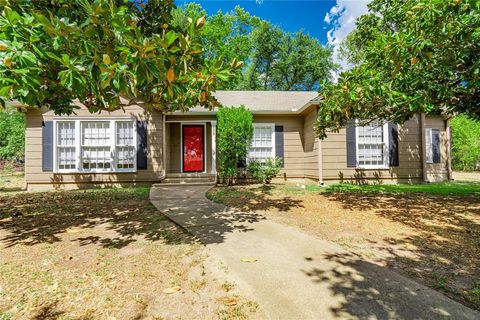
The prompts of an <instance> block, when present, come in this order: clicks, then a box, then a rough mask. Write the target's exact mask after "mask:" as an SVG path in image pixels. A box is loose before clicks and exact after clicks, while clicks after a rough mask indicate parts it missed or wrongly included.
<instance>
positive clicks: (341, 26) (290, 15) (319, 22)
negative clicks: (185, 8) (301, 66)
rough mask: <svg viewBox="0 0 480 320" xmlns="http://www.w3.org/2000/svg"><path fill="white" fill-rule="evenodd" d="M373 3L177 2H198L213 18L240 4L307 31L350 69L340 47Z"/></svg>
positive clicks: (318, 0) (178, 1)
mask: <svg viewBox="0 0 480 320" xmlns="http://www.w3.org/2000/svg"><path fill="white" fill-rule="evenodd" d="M369 1H370V0H297V1H294V0H236V1H234V0H228V1H220V0H197V1H194V0H175V3H176V4H177V5H178V6H180V5H183V4H184V3H187V2H197V3H199V4H201V5H202V7H203V8H204V9H205V10H206V11H207V14H208V15H212V14H215V13H217V12H218V10H222V11H223V12H228V11H231V10H232V9H233V8H235V6H237V5H240V6H241V7H243V8H245V10H247V11H248V12H250V13H251V14H253V15H256V16H258V17H260V18H262V19H265V20H268V21H270V22H271V23H273V24H275V25H278V26H280V27H281V28H282V29H283V30H285V31H288V32H295V31H298V30H300V29H304V30H305V31H306V32H307V33H309V34H310V35H311V36H313V37H316V38H317V39H318V40H319V41H320V42H321V43H323V44H325V45H329V46H332V47H333V60H334V61H335V62H336V63H338V64H340V66H341V67H343V68H347V67H348V65H347V64H346V62H344V61H342V60H341V59H340V58H339V57H338V47H339V44H340V43H341V41H342V40H343V39H344V38H345V37H346V36H347V35H348V33H349V32H350V31H351V30H353V29H354V28H355V20H356V18H357V17H359V16H360V15H362V14H365V13H366V12H367V4H368V2H369Z"/></svg>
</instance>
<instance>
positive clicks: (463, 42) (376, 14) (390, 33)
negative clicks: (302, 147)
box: [316, 0, 480, 137]
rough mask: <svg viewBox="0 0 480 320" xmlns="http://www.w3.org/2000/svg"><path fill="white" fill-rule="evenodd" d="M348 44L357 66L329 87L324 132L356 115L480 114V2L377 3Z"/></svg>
mask: <svg viewBox="0 0 480 320" xmlns="http://www.w3.org/2000/svg"><path fill="white" fill-rule="evenodd" d="M368 8H369V13H368V14H366V15H364V16H361V17H360V18H359V19H358V21H357V28H356V30H354V31H353V32H352V33H351V34H350V35H349V36H348V37H347V41H346V44H345V45H344V46H343V48H342V49H343V54H344V55H345V56H347V57H349V59H350V62H352V63H353V64H355V66H354V67H353V68H352V69H351V70H349V71H346V72H343V73H342V74H341V75H340V77H339V79H338V82H337V83H336V84H331V85H328V86H327V87H326V88H325V90H324V91H323V92H322V95H324V97H325V99H324V100H323V102H322V106H321V108H320V113H319V116H318V121H317V126H316V128H317V133H318V134H319V135H320V137H324V136H325V133H326V131H328V130H338V129H339V128H340V127H343V126H345V125H346V124H347V122H348V121H349V120H350V119H352V118H360V119H366V120H367V121H368V120H369V119H372V118H374V117H380V118H383V119H388V120H393V121H395V122H404V121H406V120H407V119H409V118H411V117H412V116H413V115H414V114H416V113H418V112H425V113H427V114H432V115H435V114H440V113H444V114H445V113H446V114H456V113H465V114H468V115H470V116H472V117H477V118H478V117H480V108H479V104H480V81H479V77H480V71H479V70H480V59H478V57H479V56H480V2H478V1H473V0H465V1H459V0H444V1H437V0H425V1H422V2H418V1H416V0H406V1H405V0H374V1H372V2H371V3H370V4H369V5H368Z"/></svg>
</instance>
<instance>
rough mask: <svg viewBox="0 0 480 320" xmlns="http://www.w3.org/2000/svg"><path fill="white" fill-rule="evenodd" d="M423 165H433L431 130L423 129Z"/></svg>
mask: <svg viewBox="0 0 480 320" xmlns="http://www.w3.org/2000/svg"><path fill="white" fill-rule="evenodd" d="M428 139H430V141H428ZM425 163H433V128H425Z"/></svg>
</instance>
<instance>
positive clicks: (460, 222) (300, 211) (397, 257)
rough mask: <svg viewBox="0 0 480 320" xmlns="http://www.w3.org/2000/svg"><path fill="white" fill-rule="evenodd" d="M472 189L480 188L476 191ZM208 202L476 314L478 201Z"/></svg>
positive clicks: (219, 191) (386, 197) (274, 194)
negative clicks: (313, 239) (332, 249)
mask: <svg viewBox="0 0 480 320" xmlns="http://www.w3.org/2000/svg"><path fill="white" fill-rule="evenodd" d="M477 191H478V190H477ZM209 197H210V198H211V199H213V200H214V201H217V202H221V203H224V204H226V205H229V206H234V207H237V208H241V209H242V210H246V211H248V210H257V211H258V210H259V211H263V213H264V215H266V216H267V217H269V218H270V219H273V220H276V221H278V222H281V223H286V224H289V225H293V226H296V227H299V228H301V229H302V230H304V231H306V232H308V233H310V234H313V235H315V236H318V237H320V238H323V239H326V240H330V241H333V242H336V243H338V244H339V245H341V246H342V247H344V248H346V249H348V250H350V251H351V252H353V253H355V254H357V255H359V256H361V257H362V258H364V259H366V260H368V261H371V262H374V263H377V264H380V265H384V266H388V267H390V268H393V269H395V270H397V271H399V272H400V273H403V274H405V275H407V276H409V277H411V278H413V279H416V280H418V281H420V282H422V283H424V284H426V285H428V286H430V287H432V288H435V289H438V290H441V291H443V292H444V293H445V294H446V295H448V296H450V297H451V298H453V299H455V300H457V301H460V302H462V303H463V304H466V305H468V306H470V307H472V308H475V309H477V310H480V197H478V195H462V196H445V195H435V194H415V193H399V194H387V193H374V192H372V193H343V192H321V191H319V190H318V187H317V188H313V189H309V187H308V186H307V187H306V189H302V188H298V187H291V186H270V187H259V186H243V187H233V188H225V187H218V188H216V189H213V190H212V191H211V192H210V193H209Z"/></svg>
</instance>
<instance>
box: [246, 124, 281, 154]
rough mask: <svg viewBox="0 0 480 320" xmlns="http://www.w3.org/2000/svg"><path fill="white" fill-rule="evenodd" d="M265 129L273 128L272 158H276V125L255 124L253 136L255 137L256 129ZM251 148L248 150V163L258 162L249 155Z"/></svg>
mask: <svg viewBox="0 0 480 320" xmlns="http://www.w3.org/2000/svg"><path fill="white" fill-rule="evenodd" d="M265 127H270V128H271V131H272V154H271V158H275V155H276V150H275V145H276V141H275V123H265V122H255V123H253V134H254V135H255V129H257V128H265ZM250 148H251V147H249V150H248V154H247V163H248V162H250V161H252V160H256V159H255V158H250V157H249V155H250Z"/></svg>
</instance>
